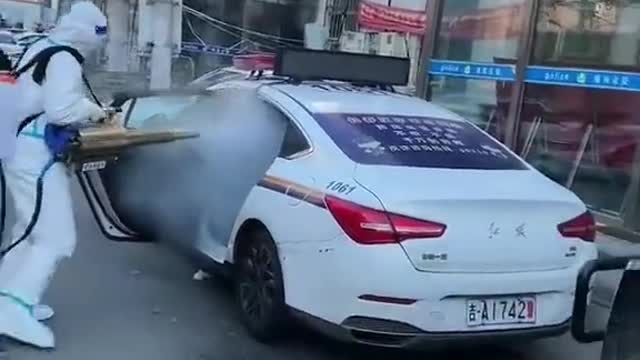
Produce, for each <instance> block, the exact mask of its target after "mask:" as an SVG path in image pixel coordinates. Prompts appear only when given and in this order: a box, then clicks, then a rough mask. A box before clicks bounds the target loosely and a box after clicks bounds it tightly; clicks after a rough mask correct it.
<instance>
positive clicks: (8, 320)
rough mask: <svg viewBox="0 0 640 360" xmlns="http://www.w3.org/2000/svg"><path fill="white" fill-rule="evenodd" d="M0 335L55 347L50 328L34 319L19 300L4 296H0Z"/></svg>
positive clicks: (48, 347) (28, 309) (29, 310)
mask: <svg viewBox="0 0 640 360" xmlns="http://www.w3.org/2000/svg"><path fill="white" fill-rule="evenodd" d="M0 336H7V337H9V338H11V339H14V340H17V341H20V342H23V343H25V344H29V345H33V346H36V347H39V348H43V349H51V348H54V347H55V338H54V336H53V332H51V329H49V328H48V327H46V326H45V325H43V324H42V323H41V322H39V321H38V320H36V318H35V317H33V315H31V309H30V308H29V307H27V306H25V305H24V304H21V301H17V300H14V299H11V298H9V297H6V296H4V297H2V298H0Z"/></svg>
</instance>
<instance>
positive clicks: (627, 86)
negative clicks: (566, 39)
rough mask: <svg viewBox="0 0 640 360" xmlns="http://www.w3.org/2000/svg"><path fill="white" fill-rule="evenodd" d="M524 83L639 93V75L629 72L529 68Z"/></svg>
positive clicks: (542, 67) (543, 67)
mask: <svg viewBox="0 0 640 360" xmlns="http://www.w3.org/2000/svg"><path fill="white" fill-rule="evenodd" d="M525 81H526V82H528V83H533V84H544V85H561V86H575V87H585V88H593V89H611V90H626V91H640V74H638V73H629V72H615V71H597V70H586V69H567V68H553V67H545V66H529V67H527V70H526V73H525Z"/></svg>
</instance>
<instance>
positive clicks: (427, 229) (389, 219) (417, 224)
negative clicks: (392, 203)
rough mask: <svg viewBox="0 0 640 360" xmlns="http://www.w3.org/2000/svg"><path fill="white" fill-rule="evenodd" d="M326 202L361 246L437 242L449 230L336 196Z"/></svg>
mask: <svg viewBox="0 0 640 360" xmlns="http://www.w3.org/2000/svg"><path fill="white" fill-rule="evenodd" d="M325 201H326V203H327V207H328V208H329V211H331V214H332V215H333V217H334V218H335V219H336V221H337V222H338V224H339V225H340V227H342V229H343V230H344V232H345V233H347V235H349V237H350V238H351V239H353V240H354V241H355V242H357V243H360V244H368V245H371V244H390V243H396V242H400V241H403V240H407V239H421V238H437V237H440V236H442V234H444V231H445V229H446V226H445V225H443V224H439V223H435V222H431V221H425V220H418V219H413V218H410V217H406V216H402V215H396V214H390V213H387V212H384V211H380V210H375V209H370V208H367V207H364V206H360V205H357V204H354V203H352V202H349V201H346V200H342V199H338V198H335V197H333V196H327V197H326V198H325Z"/></svg>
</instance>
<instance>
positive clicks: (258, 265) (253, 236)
mask: <svg viewBox="0 0 640 360" xmlns="http://www.w3.org/2000/svg"><path fill="white" fill-rule="evenodd" d="M235 290H236V299H237V301H238V305H239V307H240V311H241V315H242V320H243V322H244V324H245V326H246V327H247V329H248V330H249V332H250V333H251V335H252V336H253V337H255V338H256V339H258V340H259V341H263V342H266V341H270V340H274V339H276V338H278V337H280V336H281V335H282V333H283V331H284V330H285V328H286V324H287V307H286V304H285V301H284V284H283V280H282V267H281V265H280V259H279V257H278V250H277V248H276V246H275V243H274V242H273V239H272V238H271V235H269V232H268V231H267V230H266V229H258V230H254V231H252V232H251V233H249V234H248V235H247V238H246V239H244V241H243V243H241V246H240V248H239V254H238V256H237V261H236V273H235Z"/></svg>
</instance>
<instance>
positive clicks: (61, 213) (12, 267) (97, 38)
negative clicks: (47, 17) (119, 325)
mask: <svg viewBox="0 0 640 360" xmlns="http://www.w3.org/2000/svg"><path fill="white" fill-rule="evenodd" d="M106 29H107V20H106V18H105V16H104V15H103V14H102V12H101V11H100V10H99V9H98V8H97V7H96V6H95V5H93V4H92V3H89V2H80V3H76V4H75V5H73V6H72V7H71V11H70V12H69V13H68V14H67V15H65V16H63V17H62V18H61V20H60V22H59V24H58V26H56V28H54V30H53V31H52V32H51V34H50V36H49V38H47V39H43V40H40V41H39V42H37V43H36V44H34V45H32V46H31V48H30V49H29V50H28V51H27V53H26V54H25V56H24V58H23V59H22V60H21V62H20V66H21V65H24V64H26V63H27V62H28V61H29V60H30V59H31V58H32V57H33V56H34V55H35V54H37V53H38V52H40V51H41V50H43V49H45V48H47V47H50V46H56V45H66V46H70V47H73V48H75V49H76V50H78V51H79V52H80V53H81V54H82V55H83V56H85V57H86V56H87V55H89V54H90V53H91V52H94V51H95V50H98V49H99V48H100V47H102V46H104V45H105V43H106V37H107V35H106ZM32 72H33V69H31V70H30V71H28V72H27V73H25V74H23V75H22V76H21V77H20V78H19V79H18V86H19V87H18V89H19V91H20V94H21V95H22V97H23V101H22V106H23V107H24V113H25V114H37V113H39V112H41V111H44V114H43V115H42V116H40V117H39V118H37V119H36V120H35V121H34V122H33V123H32V124H31V125H29V126H27V127H26V128H25V129H24V130H23V131H22V132H21V133H20V136H18V139H17V144H16V152H15V155H14V156H13V157H12V158H10V159H8V160H6V161H5V162H4V170H5V176H6V180H7V189H8V191H9V193H10V194H11V196H12V197H13V200H14V201H13V202H14V207H15V214H16V216H15V217H16V223H15V225H14V228H13V231H12V232H11V233H10V234H8V235H10V236H5V239H11V240H12V241H15V240H16V239H17V238H18V237H19V236H20V235H21V234H22V233H23V232H24V231H25V228H26V226H27V224H28V223H29V220H30V218H31V216H32V214H33V211H34V207H35V202H36V181H37V178H38V176H39V175H40V173H41V171H42V169H43V168H44V166H45V165H46V164H47V163H48V162H49V161H50V159H51V154H50V153H49V149H48V148H47V146H46V144H45V142H44V128H45V125H46V124H47V123H54V124H70V123H74V122H86V121H96V120H99V119H101V118H103V117H104V116H105V114H104V112H103V110H102V109H101V108H100V107H99V106H98V105H96V104H95V103H93V102H92V101H90V100H89V98H88V97H87V93H86V89H85V85H84V83H83V81H82V67H81V65H80V64H79V63H78V61H77V60H76V59H75V58H74V57H73V56H72V55H71V54H69V53H68V52H60V53H57V54H55V55H53V57H51V60H50V62H49V65H48V67H47V70H46V75H45V80H44V82H43V84H42V86H39V85H37V84H36V83H35V82H33V79H32V77H31V75H32ZM43 189H44V190H43V196H42V208H41V212H40V217H39V218H38V222H37V224H36V226H35V227H34V229H33V232H32V233H31V235H30V236H29V237H28V238H27V239H26V241H24V242H22V243H21V244H20V245H19V246H17V247H15V248H14V249H13V251H11V252H9V253H8V254H7V255H6V256H5V258H4V259H3V260H2V262H1V263H0V336H2V335H5V336H8V337H10V338H13V339H15V340H18V341H21V342H24V343H27V344H32V345H34V346H37V347H40V348H53V347H54V346H55V341H54V336H53V333H52V332H51V330H50V329H49V328H48V327H47V326H45V325H44V324H42V323H40V322H38V321H37V320H36V318H35V317H34V314H33V306H34V305H36V304H39V302H40V300H41V297H42V294H43V292H44V291H45V290H46V288H47V286H48V284H49V281H50V278H51V277H52V275H53V273H54V272H55V270H56V267H57V265H58V263H59V261H60V260H62V259H64V258H66V257H70V256H71V255H72V254H73V251H74V249H75V245H76V227H75V222H74V216H73V207H72V203H71V193H70V177H69V174H68V173H67V170H66V168H65V166H64V165H63V164H61V163H57V164H55V165H54V166H53V167H52V168H51V169H50V170H49V171H48V172H47V174H46V176H45V177H44V188H43ZM7 242H9V241H5V244H6V243H7Z"/></svg>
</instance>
